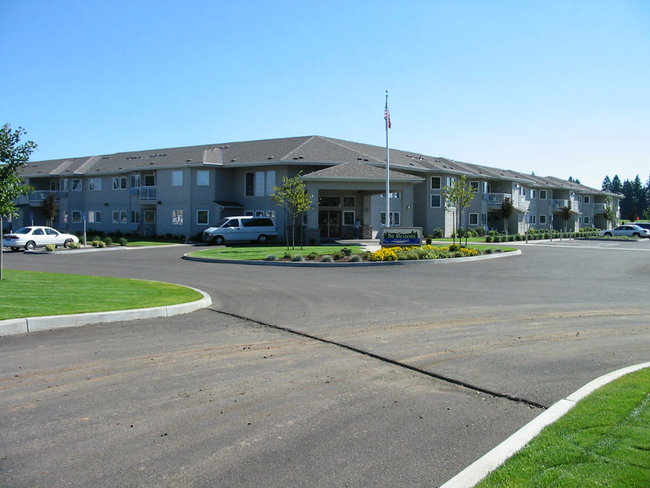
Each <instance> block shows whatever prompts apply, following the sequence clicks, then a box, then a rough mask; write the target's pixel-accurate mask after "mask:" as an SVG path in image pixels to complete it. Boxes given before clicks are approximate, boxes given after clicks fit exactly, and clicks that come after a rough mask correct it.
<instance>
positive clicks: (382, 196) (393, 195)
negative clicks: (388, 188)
mask: <svg viewBox="0 0 650 488" xmlns="http://www.w3.org/2000/svg"><path fill="white" fill-rule="evenodd" d="M400 196H401V192H398V191H392V192H390V197H391V198H400ZM379 197H380V198H386V194H385V193H382V194H381V195H379Z"/></svg>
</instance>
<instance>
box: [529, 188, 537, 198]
mask: <svg viewBox="0 0 650 488" xmlns="http://www.w3.org/2000/svg"><path fill="white" fill-rule="evenodd" d="M536 198H537V190H533V189H531V190H530V199H531V200H535V199H536Z"/></svg>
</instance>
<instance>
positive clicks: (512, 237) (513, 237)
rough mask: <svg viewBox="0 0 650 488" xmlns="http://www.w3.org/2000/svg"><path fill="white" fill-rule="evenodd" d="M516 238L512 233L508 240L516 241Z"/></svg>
mask: <svg viewBox="0 0 650 488" xmlns="http://www.w3.org/2000/svg"><path fill="white" fill-rule="evenodd" d="M514 240H515V236H513V235H512V234H510V235H509V236H508V241H510V242H512V241H514Z"/></svg>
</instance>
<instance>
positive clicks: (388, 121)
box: [384, 102, 390, 129]
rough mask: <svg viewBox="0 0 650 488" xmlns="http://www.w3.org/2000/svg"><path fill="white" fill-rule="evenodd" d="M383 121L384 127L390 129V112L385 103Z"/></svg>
mask: <svg viewBox="0 0 650 488" xmlns="http://www.w3.org/2000/svg"><path fill="white" fill-rule="evenodd" d="M384 120H385V121H386V126H387V127H388V128H389V129H390V110H388V102H386V108H385V109H384Z"/></svg>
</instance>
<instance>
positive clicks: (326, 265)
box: [181, 249, 521, 268]
mask: <svg viewBox="0 0 650 488" xmlns="http://www.w3.org/2000/svg"><path fill="white" fill-rule="evenodd" d="M519 255H521V249H517V250H515V251H508V252H502V253H494V254H482V255H481V256H473V257H464V258H447V259H414V260H408V261H375V262H373V261H363V262H359V263H350V262H345V263H323V262H313V261H301V262H293V261H255V260H251V261H244V260H235V259H216V258H199V257H194V256H188V255H187V254H183V256H182V257H181V259H185V260H186V261H196V262H199V263H220V264H245V265H249V266H291V267H298V268H354V267H357V266H408V265H418V264H419V265H422V264H455V263H464V262H467V261H482V260H485V259H498V258H505V257H512V256H519Z"/></svg>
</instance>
